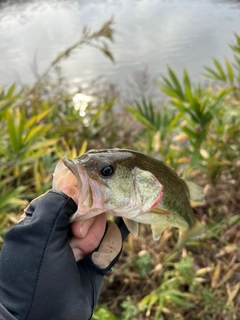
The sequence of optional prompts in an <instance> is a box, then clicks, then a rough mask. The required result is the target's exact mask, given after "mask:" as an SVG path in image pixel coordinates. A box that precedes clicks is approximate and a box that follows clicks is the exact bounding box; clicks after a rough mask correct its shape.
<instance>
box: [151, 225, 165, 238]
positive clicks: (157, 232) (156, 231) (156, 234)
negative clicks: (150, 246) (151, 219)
mask: <svg viewBox="0 0 240 320" xmlns="http://www.w3.org/2000/svg"><path fill="white" fill-rule="evenodd" d="M165 228H166V227H160V226H154V225H151V229H152V235H153V240H155V241H156V240H159V239H160V238H161V235H162V233H163V230H164V229H165Z"/></svg>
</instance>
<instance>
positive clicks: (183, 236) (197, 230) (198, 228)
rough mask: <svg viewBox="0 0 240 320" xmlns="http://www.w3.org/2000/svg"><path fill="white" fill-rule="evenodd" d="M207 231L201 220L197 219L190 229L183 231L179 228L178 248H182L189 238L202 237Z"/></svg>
mask: <svg viewBox="0 0 240 320" xmlns="http://www.w3.org/2000/svg"><path fill="white" fill-rule="evenodd" d="M205 232H206V228H205V226H204V225H203V224H201V222H200V221H199V220H197V219H196V222H195V223H194V225H193V226H192V228H190V229H189V230H186V231H182V230H179V237H178V244H177V249H178V250H181V249H182V248H183V246H184V244H185V242H187V241H188V240H189V239H196V238H199V237H201V236H202V235H203V234H204V233H205Z"/></svg>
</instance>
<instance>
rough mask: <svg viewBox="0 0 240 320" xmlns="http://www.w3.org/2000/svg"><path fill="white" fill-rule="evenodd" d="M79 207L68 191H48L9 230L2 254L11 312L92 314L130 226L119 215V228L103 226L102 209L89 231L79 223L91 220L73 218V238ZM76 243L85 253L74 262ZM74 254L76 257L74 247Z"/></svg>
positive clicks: (0, 281)
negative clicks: (103, 281) (70, 225)
mask: <svg viewBox="0 0 240 320" xmlns="http://www.w3.org/2000/svg"><path fill="white" fill-rule="evenodd" d="M76 208H77V206H76V204H75V203H74V201H73V200H72V199H71V198H68V197H67V196H66V195H65V194H63V193H61V192H57V191H50V192H48V193H46V194H45V195H43V196H42V197H40V198H39V199H37V200H36V201H33V202H32V203H31V204H30V206H29V207H28V208H27V210H26V215H27V216H26V218H25V219H24V220H23V221H21V222H20V223H19V224H18V225H17V226H15V227H14V228H12V229H11V230H10V231H9V232H8V233H7V234H6V236H5V243H4V245H3V248H2V252H1V256H0V297H1V303H2V305H3V306H4V307H5V308H6V309H7V310H8V312H9V314H10V315H11V316H13V317H16V318H17V319H19V320H21V319H34V320H40V319H52V320H54V319H58V320H61V319H69V320H75V319H79V318H81V319H82V320H84V319H89V318H90V317H91V315H92V312H93V309H94V307H95V305H96V302H97V299H98V296H99V292H100V288H101V284H102V278H103V276H104V275H105V274H106V272H107V271H109V270H110V269H111V267H112V265H113V264H114V263H115V262H116V261H117V259H118V257H119V255H120V252H121V247H122V241H123V239H124V238H125V237H126V235H127V234H128V231H127V229H126V227H125V226H124V224H123V222H122V220H119V223H120V229H118V227H117V226H116V225H115V224H113V223H112V222H108V225H107V229H106V232H105V226H106V220H105V219H106V217H105V215H102V216H98V217H96V218H95V219H93V220H92V221H89V222H88V226H89V228H88V227H86V225H85V227H84V228H85V231H86V229H88V231H87V234H86V236H84V232H83V230H84V229H80V225H81V226H82V227H83V224H86V223H87V221H84V222H81V223H80V222H75V223H74V224H72V227H71V229H72V233H73V235H74V236H73V238H72V239H71V240H70V241H69V238H68V233H69V217H70V216H71V215H72V214H73V213H74V212H75V211H76ZM80 230H81V231H80ZM119 230H120V231H119ZM104 232H105V234H104ZM96 234H97V236H96ZM103 234H104V237H103V238H102V235H103ZM101 239H102V240H101ZM100 240H101V241H100ZM99 242H100V245H99ZM70 244H71V245H70ZM96 247H97V248H96ZM72 248H73V250H74V249H80V250H81V252H82V255H81V256H80V258H83V257H84V256H85V257H84V259H82V260H80V261H79V262H77V263H76V260H75V257H74V255H73V250H72ZM90 249H91V250H90ZM93 249H95V250H94V251H93V252H90V251H92V250H93ZM75 256H76V258H77V260H78V259H79V256H78V257H77V254H76V250H75ZM0 310H1V309H0ZM0 314H1V313H0ZM5 319H14V318H12V317H11V318H10V317H9V318H5Z"/></svg>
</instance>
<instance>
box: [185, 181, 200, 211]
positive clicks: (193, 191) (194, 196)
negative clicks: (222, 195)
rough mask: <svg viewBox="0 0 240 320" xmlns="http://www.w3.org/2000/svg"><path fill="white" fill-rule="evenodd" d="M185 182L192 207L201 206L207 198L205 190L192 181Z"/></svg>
mask: <svg viewBox="0 0 240 320" xmlns="http://www.w3.org/2000/svg"><path fill="white" fill-rule="evenodd" d="M184 181H185V183H186V185H187V186H188V190H189V194H190V203H191V206H192V207H194V206H197V205H199V204H202V203H203V202H204V198H205V195H204V192H203V189H202V188H201V187H199V186H198V185H197V184H195V183H194V182H192V181H188V180H184Z"/></svg>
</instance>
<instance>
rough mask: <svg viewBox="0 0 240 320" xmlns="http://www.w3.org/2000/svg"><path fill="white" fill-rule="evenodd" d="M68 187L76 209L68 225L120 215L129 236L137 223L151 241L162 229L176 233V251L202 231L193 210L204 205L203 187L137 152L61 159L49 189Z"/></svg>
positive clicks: (104, 151) (118, 151) (93, 153)
mask: <svg viewBox="0 0 240 320" xmlns="http://www.w3.org/2000/svg"><path fill="white" fill-rule="evenodd" d="M69 187H71V188H72V190H74V193H75V198H76V199H77V204H78V210H77V211H76V212H75V213H74V215H73V216H72V218H71V221H77V220H86V219H89V218H91V217H94V216H96V215H99V214H101V213H103V212H106V213H107V214H110V215H114V216H121V217H122V218H123V220H124V222H125V224H126V226H127V228H128V229H129V231H130V232H132V233H133V234H134V235H138V234H139V223H143V224H150V225H151V229H152V234H153V239H154V240H159V239H160V237H161V235H162V233H163V231H164V229H165V228H167V227H174V228H178V229H179V237H178V243H177V249H179V250H181V249H182V247H183V246H184V244H185V243H186V242H187V241H188V240H189V239H194V238H198V237H201V236H202V235H203V234H204V233H205V230H206V229H205V226H204V225H203V224H202V223H201V222H200V221H199V220H198V219H197V218H196V217H195V215H194V213H193V209H192V205H193V204H194V203H202V202H203V201H204V193H203V190H202V188H201V187H199V186H198V185H196V184H195V183H193V182H191V181H187V180H184V179H182V178H181V177H179V175H178V174H177V172H176V171H175V170H174V169H173V168H172V167H170V166H169V165H168V164H166V163H165V162H164V161H161V160H158V159H156V158H153V157H150V156H147V155H145V154H143V153H141V152H138V151H134V150H128V149H100V150H97V149H92V150H89V151H88V152H86V153H85V154H83V155H82V156H80V157H77V158H75V159H73V160H71V159H68V158H64V159H62V160H61V161H60V162H59V163H58V165H57V166H56V169H55V171H54V174H53V189H58V190H59V189H60V190H62V191H64V188H69Z"/></svg>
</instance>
